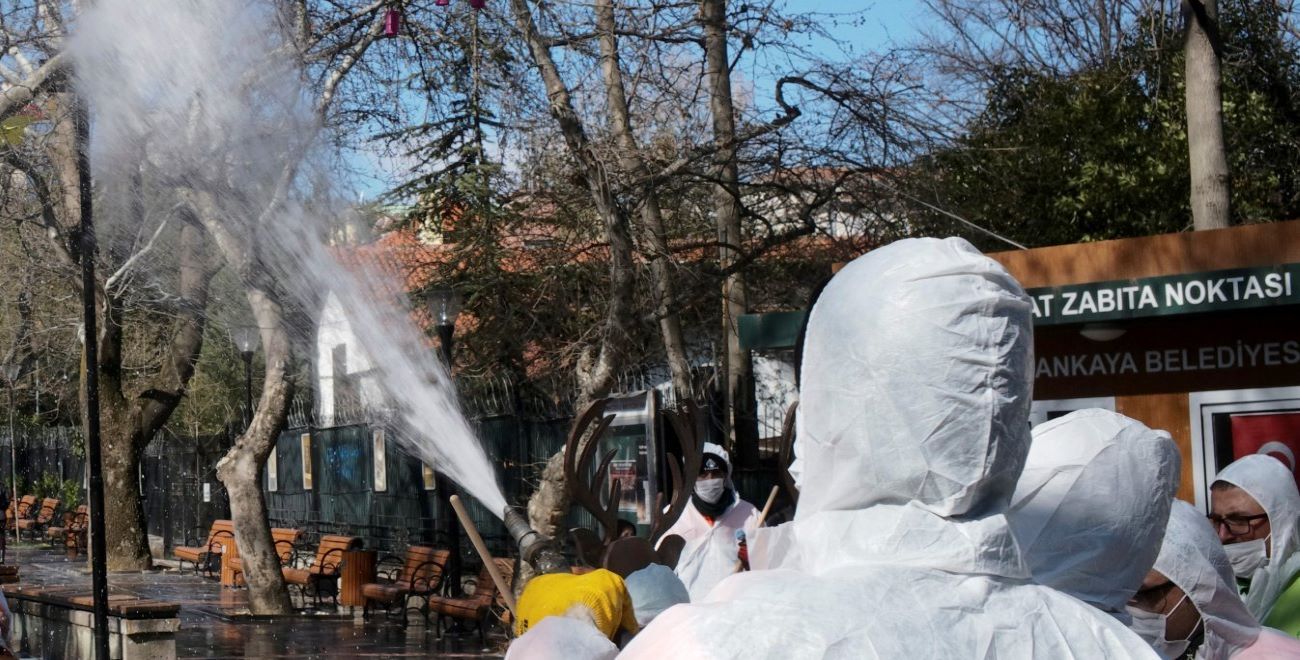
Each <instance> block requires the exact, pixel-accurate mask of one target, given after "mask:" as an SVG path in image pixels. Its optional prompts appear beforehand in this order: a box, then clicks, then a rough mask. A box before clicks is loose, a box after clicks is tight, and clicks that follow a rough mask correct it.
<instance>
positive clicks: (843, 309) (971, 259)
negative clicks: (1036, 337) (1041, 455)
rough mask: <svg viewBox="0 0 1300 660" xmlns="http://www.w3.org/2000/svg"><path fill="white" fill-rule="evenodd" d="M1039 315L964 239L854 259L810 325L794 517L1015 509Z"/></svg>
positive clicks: (914, 242)
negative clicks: (887, 508)
mask: <svg viewBox="0 0 1300 660" xmlns="http://www.w3.org/2000/svg"><path fill="white" fill-rule="evenodd" d="M1032 312H1033V308H1032V306H1031V305H1030V302H1029V299H1028V298H1027V297H1026V296H1025V293H1024V291H1023V290H1022V289H1021V288H1020V284H1019V283H1017V282H1016V281H1015V279H1014V278H1012V277H1011V275H1010V274H1009V273H1007V271H1006V270H1005V269H1003V268H1002V266H1001V265H1000V264H998V263H997V262H995V261H993V260H992V259H989V258H987V257H985V256H984V255H982V254H980V253H979V252H978V251H976V250H975V248H973V247H972V246H971V245H970V244H969V243H967V242H966V241H963V240H961V239H946V240H936V239H911V240H906V241H898V242H896V243H893V244H891V245H889V246H887V247H885V248H881V249H879V250H875V251H873V252H870V253H868V254H867V255H866V256H865V257H862V258H859V259H856V260H854V261H852V262H850V263H849V264H848V265H847V266H845V267H844V268H843V269H842V270H841V271H840V272H839V273H838V274H837V275H836V276H835V278H834V279H832V280H831V281H830V283H829V284H827V285H826V288H825V289H824V290H823V292H822V295H821V297H820V298H819V299H818V301H817V304H816V305H815V306H814V307H813V309H812V313H811V317H810V319H809V321H808V331H807V336H806V339H805V344H804V346H805V348H804V353H803V382H802V388H801V391H800V396H799V399H800V403H799V415H798V418H797V424H798V426H799V429H798V434H797V438H796V440H795V445H794V446H795V454H796V455H797V456H798V458H799V460H800V464H801V471H800V472H801V474H800V479H799V483H798V486H799V508H798V511H797V512H796V517H797V518H807V517H809V516H811V515H813V514H816V513H820V512H823V511H835V510H838V511H853V510H859V509H866V508H868V507H870V506H873V505H876V504H896V505H911V506H916V507H919V508H921V509H924V510H926V511H929V512H931V513H934V514H936V515H939V516H963V515H981V514H984V513H988V512H998V511H1002V510H1003V509H1005V507H1006V504H1007V501H1008V498H1010V497H1011V492H1012V490H1013V489H1014V488H1015V483H1016V478H1017V477H1018V476H1019V474H1020V468H1021V466H1022V464H1023V462H1024V457H1025V451H1026V449H1027V448H1028V445H1029V424H1028V415H1029V401H1030V398H1031V396H1030V394H1031V392H1030V384H1031V383H1032V381H1033V379H1032V376H1031V374H1032V371H1031V367H1032V364H1033V350H1032V344H1033V332H1032V327H1031V316H1032Z"/></svg>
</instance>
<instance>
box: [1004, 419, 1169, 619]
mask: <svg viewBox="0 0 1300 660" xmlns="http://www.w3.org/2000/svg"><path fill="white" fill-rule="evenodd" d="M1181 462H1182V461H1181V459H1180V457H1179V455H1178V447H1177V446H1176V445H1175V444H1174V441H1173V440H1172V439H1171V438H1169V436H1168V435H1167V434H1164V433H1161V432H1158V431H1152V430H1151V429H1149V428H1147V427H1146V426H1145V425H1144V424H1142V423H1141V422H1138V421H1136V420H1133V419H1129V418H1128V417H1125V416H1123V415H1120V414H1117V413H1113V412H1110V411H1108V410H1096V409H1093V410H1080V411H1077V412H1073V413H1070V414H1069V415H1066V416H1064V417H1061V418H1059V419H1055V420H1052V421H1050V422H1047V423H1045V424H1040V425H1039V426H1038V427H1037V428H1035V429H1034V433H1033V444H1031V445H1030V447H1029V458H1028V460H1027V461H1026V462H1025V471H1024V473H1023V474H1021V475H1020V482H1019V483H1018V484H1016V492H1015V495H1013V496H1012V497H1011V508H1010V509H1009V510H1008V511H1007V519H1008V520H1009V521H1010V522H1011V531H1012V533H1013V534H1014V535H1015V537H1016V542H1017V543H1018V544H1019V546H1020V551H1021V552H1022V553H1023V554H1024V557H1025V561H1026V562H1028V564H1029V569H1030V570H1031V571H1032V572H1033V574H1034V580H1035V581H1036V582H1038V583H1039V584H1042V585H1046V586H1049V587H1051V588H1053V589H1057V590H1059V591H1063V592H1065V593H1067V594H1070V595H1071V596H1074V597H1075V598H1078V599H1079V600H1082V601H1084V602H1085V603H1088V604H1090V605H1093V606H1094V607H1097V608H1098V609H1100V610H1102V611H1104V612H1106V613H1108V614H1111V615H1113V616H1115V617H1116V618H1118V619H1120V620H1121V621H1124V622H1125V623H1127V622H1128V619H1129V617H1128V613H1127V610H1126V609H1125V605H1126V604H1127V603H1128V601H1129V599H1130V598H1132V597H1133V594H1134V593H1136V592H1137V590H1138V588H1139V587H1141V586H1142V580H1143V578H1145V577H1146V575H1147V572H1148V571H1150V570H1151V566H1152V564H1154V563H1155V561H1156V554H1157V553H1158V552H1159V551H1160V539H1161V538H1162V537H1163V536H1164V533H1165V521H1166V520H1167V519H1168V518H1169V504H1170V501H1171V500H1172V499H1173V496H1174V493H1175V492H1176V491H1177V490H1178V480H1179V475H1180V473H1179V468H1180V464H1181Z"/></svg>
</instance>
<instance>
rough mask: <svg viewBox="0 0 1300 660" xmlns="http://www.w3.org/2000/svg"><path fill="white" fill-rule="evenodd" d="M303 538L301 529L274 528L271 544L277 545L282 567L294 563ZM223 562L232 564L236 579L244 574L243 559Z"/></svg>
mask: <svg viewBox="0 0 1300 660" xmlns="http://www.w3.org/2000/svg"><path fill="white" fill-rule="evenodd" d="M300 538H302V530H301V529H293V528H290V527H272V528H271V543H272V544H274V545H275V554H277V555H279V557H280V566H281V567H284V566H288V565H290V564H291V563H292V562H293V559H294V556H295V555H296V553H297V552H298V539H300ZM222 561H228V562H230V568H231V570H232V571H233V572H234V573H235V579H236V580H239V579H240V578H239V576H240V575H241V574H242V573H243V572H244V558H243V557H228V556H227V557H223V558H222Z"/></svg>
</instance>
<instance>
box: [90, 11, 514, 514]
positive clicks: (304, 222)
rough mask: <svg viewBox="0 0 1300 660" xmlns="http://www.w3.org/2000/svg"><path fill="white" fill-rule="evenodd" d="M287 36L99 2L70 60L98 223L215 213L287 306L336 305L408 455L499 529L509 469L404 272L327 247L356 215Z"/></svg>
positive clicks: (240, 20)
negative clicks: (468, 415)
mask: <svg viewBox="0 0 1300 660" xmlns="http://www.w3.org/2000/svg"><path fill="white" fill-rule="evenodd" d="M284 24H285V21H284V20H283V17H281V16H280V15H279V14H278V13H277V12H276V10H275V8H274V7H273V6H272V3H270V2H256V1H255V0H222V1H216V0H99V2H97V3H95V5H94V7H93V8H92V9H90V10H89V11H88V12H86V13H85V14H84V15H82V16H80V17H79V18H78V19H77V24H76V26H75V27H74V31H73V37H72V39H71V40H70V42H69V48H70V50H71V51H72V53H73V55H74V58H75V61H76V66H77V75H76V84H77V87H78V89H79V91H80V92H81V93H82V94H83V96H84V97H85V99H86V100H87V102H88V103H89V104H90V107H91V112H92V144H91V154H92V164H93V171H94V174H95V181H96V190H97V195H98V196H99V197H100V198H101V200H102V201H101V204H100V206H99V208H100V209H102V210H101V215H100V216H98V218H97V219H99V220H100V221H101V226H104V224H105V223H118V224H119V226H118V227H116V229H117V230H118V231H119V232H122V233H125V234H127V235H134V236H141V235H145V236H147V235H149V234H151V233H152V232H154V231H155V228H156V227H155V225H156V223H159V222H163V221H165V219H168V218H169V217H170V216H177V215H180V214H178V213H176V212H175V211H176V210H177V209H181V208H187V207H188V206H193V203H194V200H202V201H203V204H202V208H201V209H200V212H202V213H210V214H216V215H217V216H219V217H220V218H221V224H222V226H223V227H226V228H228V229H230V230H231V231H232V233H233V234H234V235H235V236H236V237H238V238H240V239H242V240H246V241H248V242H249V244H251V245H252V246H253V247H254V248H255V249H256V250H257V252H258V261H259V263H260V264H261V265H262V266H263V267H265V268H266V269H268V270H269V271H270V273H271V274H272V275H273V277H274V278H275V283H276V285H277V286H278V287H279V288H280V290H281V291H282V293H283V294H284V295H285V296H286V297H289V298H292V299H296V300H297V301H299V303H300V304H301V305H302V306H303V307H305V308H307V309H311V310H317V311H318V310H319V309H320V306H321V303H322V301H323V300H324V298H325V296H326V293H327V292H332V293H333V294H334V295H336V296H337V297H338V300H339V301H340V303H341V305H342V309H343V311H344V313H345V315H346V317H347V320H348V323H349V326H350V328H351V330H352V332H353V333H354V334H355V336H356V337H357V339H358V343H359V344H360V345H361V346H362V347H364V350H365V352H366V354H367V355H366V357H368V359H369V362H370V363H371V366H372V367H373V369H372V372H371V373H372V374H373V375H374V377H375V378H376V379H377V380H378V382H379V383H380V384H381V385H382V389H383V391H384V394H385V395H386V396H387V400H388V404H389V405H390V406H391V407H392V408H393V409H394V411H395V413H396V414H397V416H398V417H399V418H400V419H401V420H402V421H403V422H404V425H405V429H402V430H400V431H399V433H398V434H397V436H398V439H399V442H402V443H403V445H404V446H405V447H406V448H407V450H408V451H410V452H411V453H413V454H414V455H416V456H417V457H418V458H420V459H421V460H423V461H425V462H427V463H429V464H431V465H433V466H435V468H436V469H437V470H438V471H439V472H442V473H444V474H446V475H447V476H449V477H450V478H451V479H453V480H455V481H456V482H457V483H458V484H460V485H461V486H462V487H463V488H464V489H466V490H467V491H468V492H469V494H471V495H472V496H473V497H475V498H476V499H478V500H479V501H480V502H481V503H482V504H483V505H484V506H486V507H487V508H488V509H489V510H491V511H492V512H494V513H495V514H496V515H498V516H500V515H502V512H503V510H504V508H505V506H506V502H505V498H504V496H503V495H502V494H501V491H500V488H499V487H498V485H497V481H496V476H495V471H494V470H493V468H492V465H491V463H490V462H489V460H488V458H487V456H486V454H485V452H484V451H483V449H482V447H481V445H480V444H479V442H478V440H477V438H476V437H475V434H474V432H473V430H472V428H471V427H470V425H469V423H468V422H467V421H466V419H465V417H464V416H463V414H462V413H461V412H460V407H459V404H458V401H457V397H456V391H455V387H454V386H453V384H452V383H451V379H450V378H449V376H448V374H447V371H446V369H445V368H444V366H443V365H442V363H441V362H440V361H439V360H438V359H437V357H436V354H435V352H434V351H433V350H432V349H431V347H430V345H429V342H428V341H427V339H426V335H425V333H424V332H423V331H421V329H420V327H419V325H418V324H417V323H416V322H415V321H414V320H413V318H412V316H411V313H410V303H409V301H408V300H407V299H406V296H405V293H404V288H405V287H404V281H403V280H402V277H401V274H400V273H392V272H385V271H383V270H378V269H361V268H355V267H354V268H347V267H344V266H343V265H341V264H340V261H339V258H338V255H337V254H336V252H335V249H334V248H331V247H329V246H328V244H327V242H326V240H325V237H326V236H327V235H328V228H329V226H330V223H331V222H333V221H337V219H338V217H339V215H340V214H342V213H346V210H345V209H344V207H343V205H342V204H337V203H334V202H332V201H331V199H332V196H331V194H330V186H329V185H328V184H329V182H331V181H332V180H333V178H334V176H335V175H332V174H331V173H330V172H331V168H330V164H331V163H332V162H336V161H337V154H334V153H331V152H330V150H329V148H328V146H327V145H328V142H329V141H328V140H327V139H325V137H326V136H325V135H324V134H323V132H322V131H321V130H320V122H319V121H318V119H317V113H316V106H317V103H318V98H319V90H317V89H313V85H312V84H310V83H309V82H307V81H309V80H311V78H312V76H311V75H309V74H307V73H305V72H304V71H303V69H302V68H301V67H300V66H299V65H298V64H297V63H296V60H295V57H294V56H293V49H292V48H290V47H289V46H288V45H287V43H286V40H285V38H284V32H283V27H284ZM298 163H300V166H298V167H295V168H294V169H295V171H296V174H295V175H294V176H293V177H292V181H293V184H292V185H291V186H289V188H288V195H287V199H286V200H285V201H284V202H283V203H280V202H279V201H276V200H278V198H279V197H281V195H279V194H278V193H277V185H276V184H277V182H278V181H281V180H282V178H284V172H286V167H287V166H291V165H294V164H298ZM187 205H188V206H187ZM140 209H146V211H145V212H141V210H140ZM268 209H270V211H268ZM170 221H172V222H181V221H183V220H170ZM132 223H139V224H140V225H141V226H138V227H132V226H131V225H132ZM123 225H124V226H123ZM145 225H148V226H145ZM123 230H124V231H123ZM133 245H135V246H136V249H138V246H139V242H138V241H137V242H136V243H134V244H133ZM164 261H165V260H163V259H161V258H157V257H155V258H152V259H147V260H143V261H142V263H145V264H157V265H159V267H160V268H161V265H162V264H163V262H164ZM172 268H174V265H173V266H172ZM297 330H298V331H299V332H301V333H303V334H304V335H307V334H310V332H311V328H310V327H307V326H304V327H301V328H297ZM312 354H313V355H314V351H312Z"/></svg>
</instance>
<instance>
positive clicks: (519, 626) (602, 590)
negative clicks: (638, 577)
mask: <svg viewBox="0 0 1300 660" xmlns="http://www.w3.org/2000/svg"><path fill="white" fill-rule="evenodd" d="M588 615H589V616H590V618H591V623H592V624H593V625H595V626H596V629H598V630H599V631H600V632H601V634H603V635H605V636H606V637H607V638H609V639H610V640H611V641H613V642H615V643H617V642H619V641H620V640H619V633H620V632H622V633H626V634H627V635H629V636H630V635H635V634H636V633H637V631H638V630H639V626H638V625H637V622H636V613H635V611H634V610H633V608H632V597H631V596H630V595H628V591H627V586H626V585H625V584H623V578H621V577H619V576H618V574H616V573H613V572H612V571H608V570H605V569H603V568H600V569H596V570H594V571H591V572H590V573H585V574H583V575H573V574H571V573H550V574H548V575H539V576H537V577H535V578H533V579H532V580H531V581H530V582H529V583H528V586H527V587H524V592H523V593H522V594H520V596H519V602H518V605H517V607H516V618H515V635H516V636H522V635H523V634H524V633H527V632H528V630H529V628H531V627H532V626H534V625H536V624H537V623H538V622H540V621H541V620H542V619H545V618H546V617H549V616H562V617H568V618H583V617H586V616H588Z"/></svg>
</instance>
